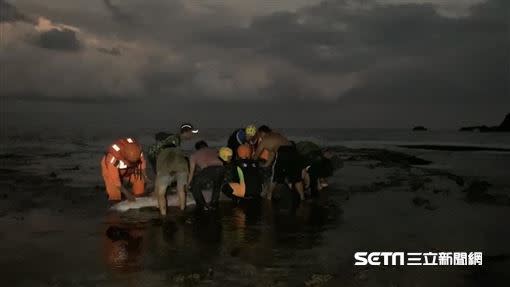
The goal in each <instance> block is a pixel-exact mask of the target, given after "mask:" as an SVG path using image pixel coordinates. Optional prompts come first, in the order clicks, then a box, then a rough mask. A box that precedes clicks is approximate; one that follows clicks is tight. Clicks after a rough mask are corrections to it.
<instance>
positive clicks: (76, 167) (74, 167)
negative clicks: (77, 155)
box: [64, 165, 80, 171]
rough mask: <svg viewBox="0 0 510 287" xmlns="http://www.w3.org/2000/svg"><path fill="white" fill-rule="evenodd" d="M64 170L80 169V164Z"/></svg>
mask: <svg viewBox="0 0 510 287" xmlns="http://www.w3.org/2000/svg"><path fill="white" fill-rule="evenodd" d="M64 170H69V171H76V170H80V166H79V165H75V166H73V167H70V168H65V169H64Z"/></svg>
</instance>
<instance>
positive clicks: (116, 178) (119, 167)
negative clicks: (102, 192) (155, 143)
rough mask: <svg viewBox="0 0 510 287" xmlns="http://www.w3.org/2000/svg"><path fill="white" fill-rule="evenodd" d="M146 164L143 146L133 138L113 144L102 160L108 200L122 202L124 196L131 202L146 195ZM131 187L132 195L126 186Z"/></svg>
mask: <svg viewBox="0 0 510 287" xmlns="http://www.w3.org/2000/svg"><path fill="white" fill-rule="evenodd" d="M145 170H146V162H145V159H144V156H143V153H142V148H141V146H140V145H139V144H138V143H137V142H136V141H135V140H134V139H133V138H122V139H119V140H117V141H116V142H115V143H113V144H112V145H111V146H110V147H109V148H108V150H107V152H106V153H105V155H104V156H103V157H102V159H101V173H102V176H103V180H104V183H105V187H106V193H107V194H108V200H110V201H113V202H115V201H120V200H122V195H124V197H125V198H127V199H128V200H130V201H134V200H135V197H136V196H142V195H143V194H144V193H145V182H146V180H147V175H146V173H145ZM127 185H131V188H132V192H131V193H130V192H129V191H128V190H127V189H126V186H127Z"/></svg>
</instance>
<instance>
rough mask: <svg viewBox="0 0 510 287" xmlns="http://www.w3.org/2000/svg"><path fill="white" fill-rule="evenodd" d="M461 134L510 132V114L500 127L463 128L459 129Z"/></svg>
mask: <svg viewBox="0 0 510 287" xmlns="http://www.w3.org/2000/svg"><path fill="white" fill-rule="evenodd" d="M459 131H461V132H510V113H509V114H507V115H506V116H505V119H504V120H503V121H502V122H501V124H500V125H499V126H493V127H488V126H486V125H483V126H470V127H462V128H460V129H459Z"/></svg>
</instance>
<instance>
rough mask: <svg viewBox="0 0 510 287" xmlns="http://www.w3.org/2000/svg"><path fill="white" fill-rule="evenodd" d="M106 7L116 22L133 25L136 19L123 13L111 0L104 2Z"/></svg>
mask: <svg viewBox="0 0 510 287" xmlns="http://www.w3.org/2000/svg"><path fill="white" fill-rule="evenodd" d="M103 3H104V5H105V6H106V8H107V9H108V11H110V13H111V14H112V17H113V19H114V20H115V21H119V22H123V23H128V24H132V23H133V19H134V17H133V16H132V15H130V14H128V13H126V12H124V11H122V10H121V9H120V8H119V7H118V6H116V5H114V4H113V3H112V1H111V0H103Z"/></svg>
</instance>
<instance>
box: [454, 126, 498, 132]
mask: <svg viewBox="0 0 510 287" xmlns="http://www.w3.org/2000/svg"><path fill="white" fill-rule="evenodd" d="M490 130H491V128H489V127H488V126H470V127H462V128H460V129H459V131H461V132H488V131H490Z"/></svg>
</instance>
